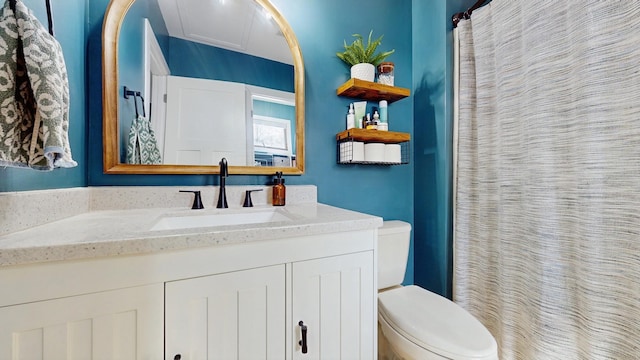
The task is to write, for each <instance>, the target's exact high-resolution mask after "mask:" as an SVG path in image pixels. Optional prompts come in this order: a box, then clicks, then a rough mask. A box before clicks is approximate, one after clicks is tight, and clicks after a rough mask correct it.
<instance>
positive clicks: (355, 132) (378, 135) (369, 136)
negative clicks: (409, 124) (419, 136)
mask: <svg viewBox="0 0 640 360" xmlns="http://www.w3.org/2000/svg"><path fill="white" fill-rule="evenodd" d="M351 139H352V140H354V141H364V142H378V143H385V144H398V143H402V142H405V141H409V140H411V134H408V133H402V132H395V131H380V130H366V129H349V130H345V131H342V132H340V133H338V134H337V135H336V140H337V141H344V140H351Z"/></svg>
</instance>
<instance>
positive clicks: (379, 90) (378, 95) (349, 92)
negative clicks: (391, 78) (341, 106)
mask: <svg viewBox="0 0 640 360" xmlns="http://www.w3.org/2000/svg"><path fill="white" fill-rule="evenodd" d="M336 93H337V94H338V96H346V97H351V98H358V99H363V100H368V101H380V100H387V101H388V102H389V103H392V102H395V101H398V100H400V99H404V98H405V97H407V96H409V95H410V94H411V91H410V90H409V89H405V88H401V87H396V86H389V85H383V84H378V83H375V82H371V81H365V80H360V79H349V80H347V82H345V83H344V84H342V85H341V86H340V87H339V88H338V90H336Z"/></svg>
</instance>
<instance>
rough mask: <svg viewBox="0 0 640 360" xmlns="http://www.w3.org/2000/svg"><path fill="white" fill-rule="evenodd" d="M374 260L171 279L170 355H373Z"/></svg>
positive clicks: (361, 257)
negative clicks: (303, 332)
mask: <svg viewBox="0 0 640 360" xmlns="http://www.w3.org/2000/svg"><path fill="white" fill-rule="evenodd" d="M373 266H374V265H373V251H372V250H371V251H366V252H359V253H355V254H348V255H341V256H331V257H326V258H320V259H313V260H306V261H299V262H294V263H288V264H282V265H275V266H269V267H262V268H255V269H249V270H243V271H235V272H230V273H224V274H219V275H211V276H204V277H198V278H194V279H185V280H179V281H174V282H168V283H167V284H166V289H165V291H166V292H165V300H166V303H165V304H166V320H165V321H166V326H165V333H166V335H165V336H166V340H165V341H166V352H165V359H167V360H172V359H176V355H180V358H181V359H221V360H226V359H248V360H249V359H251V360H258V359H274V360H275V359H278V360H280V359H291V358H293V359H305V360H306V359H309V360H313V359H373V358H374V344H375V342H374V329H375V327H376V324H375V317H374V316H372V314H375V312H374V301H375V299H374V297H373V296H372V294H373V286H374V283H373ZM287 284H288V285H287ZM300 322H302V325H300ZM287 325H288V327H287ZM301 326H305V327H306V334H305V336H306V338H305V343H304V345H305V346H306V353H303V349H302V348H303V346H302V345H303V344H302V341H303V339H302V338H303V334H302V327H301ZM288 329H289V330H288ZM287 330H288V331H289V332H291V333H292V336H291V342H290V344H291V345H290V346H289V347H288V348H289V352H288V351H286V350H287V346H286V344H287V341H286V338H285V334H286V332H287ZM292 354H293V355H292Z"/></svg>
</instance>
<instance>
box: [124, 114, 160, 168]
mask: <svg viewBox="0 0 640 360" xmlns="http://www.w3.org/2000/svg"><path fill="white" fill-rule="evenodd" d="M127 164H148V165H153V164H162V156H161V155H160V150H159V149H158V142H157V141H156V135H155V133H154V131H153V129H152V128H151V122H150V121H149V120H147V119H146V118H145V117H142V116H138V117H136V118H135V119H133V122H132V123H131V129H130V130H129V142H128V144H127Z"/></svg>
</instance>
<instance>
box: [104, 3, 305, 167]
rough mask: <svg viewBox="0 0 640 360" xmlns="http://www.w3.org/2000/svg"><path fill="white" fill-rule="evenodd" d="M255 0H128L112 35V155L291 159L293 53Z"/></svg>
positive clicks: (287, 162) (264, 162)
mask: <svg viewBox="0 0 640 360" xmlns="http://www.w3.org/2000/svg"><path fill="white" fill-rule="evenodd" d="M128 1H129V2H130V1H131V0H128ZM118 2H123V3H124V2H127V0H112V4H111V5H110V8H111V7H113V6H114V3H118ZM258 2H260V3H261V4H262V3H265V1H264V0H262V1H261V0H258V1H254V0H212V1H207V2H202V1H200V0H136V1H134V2H132V3H131V6H130V7H129V8H128V10H126V14H125V15H124V18H123V19H122V23H121V26H120V32H119V36H118V38H117V46H118V51H117V54H118V57H117V59H116V60H117V70H118V77H117V87H118V88H117V91H118V98H117V99H118V100H117V105H118V106H117V118H118V121H117V131H118V134H117V137H118V139H119V141H118V159H117V162H118V163H119V164H129V165H134V164H135V165H138V164H139V165H150V164H163V165H172V166H173V168H180V166H181V165H189V166H214V165H216V164H218V162H219V161H220V158H222V157H225V158H227V160H228V162H229V164H230V166H231V168H233V167H234V166H236V167H238V166H239V167H276V168H277V167H293V168H299V169H301V167H298V164H297V162H298V155H299V154H298V152H299V151H298V150H299V146H300V145H302V144H301V141H300V140H301V139H299V138H298V137H299V136H300V134H301V133H302V131H301V130H302V129H300V128H301V127H302V126H300V124H299V120H300V119H299V117H300V113H301V111H297V109H296V106H300V105H298V104H297V102H298V101H299V100H300V98H298V97H296V91H297V90H298V85H299V84H298V83H297V82H296V74H297V70H296V65H294V62H295V61H294V58H293V56H292V50H291V49H290V47H289V43H288V42H287V38H285V35H284V34H283V32H282V31H281V28H280V25H281V24H279V23H278V22H277V19H275V18H274V17H273V14H272V13H271V12H270V11H268V10H267V9H266V8H265V7H263V6H262V5H261V4H259V3H258ZM267 4H268V3H267ZM109 11H111V9H110V10H109ZM281 22H282V20H281ZM106 23H107V17H105V24H106ZM106 32H107V26H105V39H107V34H106ZM107 45H108V42H107V41H105V47H106V46H107ZM296 50H297V49H296ZM106 53H107V51H106V50H105V57H106V56H107V55H106ZM300 60H301V59H300ZM106 63H107V61H106V59H105V64H106ZM105 71H106V65H105ZM125 87H126V90H128V91H127V93H129V95H132V96H125V95H127V94H126V93H125ZM107 88H108V86H107V84H105V91H108V89H107ZM105 99H106V100H105V106H108V105H109V104H108V99H107V98H106V97H105ZM298 110H300V109H298ZM106 113H107V109H105V114H106ZM106 121H107V120H106V118H105V122H106ZM108 128H109V127H108V126H105V132H106V131H109V129H108ZM105 136H106V135H105ZM302 141H303V140H302ZM107 145H108V144H107V143H106V142H105V150H106V146H107ZM149 154H158V156H149ZM107 156H108V151H105V170H107V171H108V166H107V159H106V157H107ZM174 165H177V166H174ZM173 168H172V169H173ZM125 172H126V171H125ZM145 172H147V171H145ZM175 172H179V171H176V170H175V169H173V170H172V171H171V173H175ZM239 173H242V172H239ZM246 173H252V172H251V171H248V172H246ZM259 173H261V172H259ZM289 173H290V172H289Z"/></svg>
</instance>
